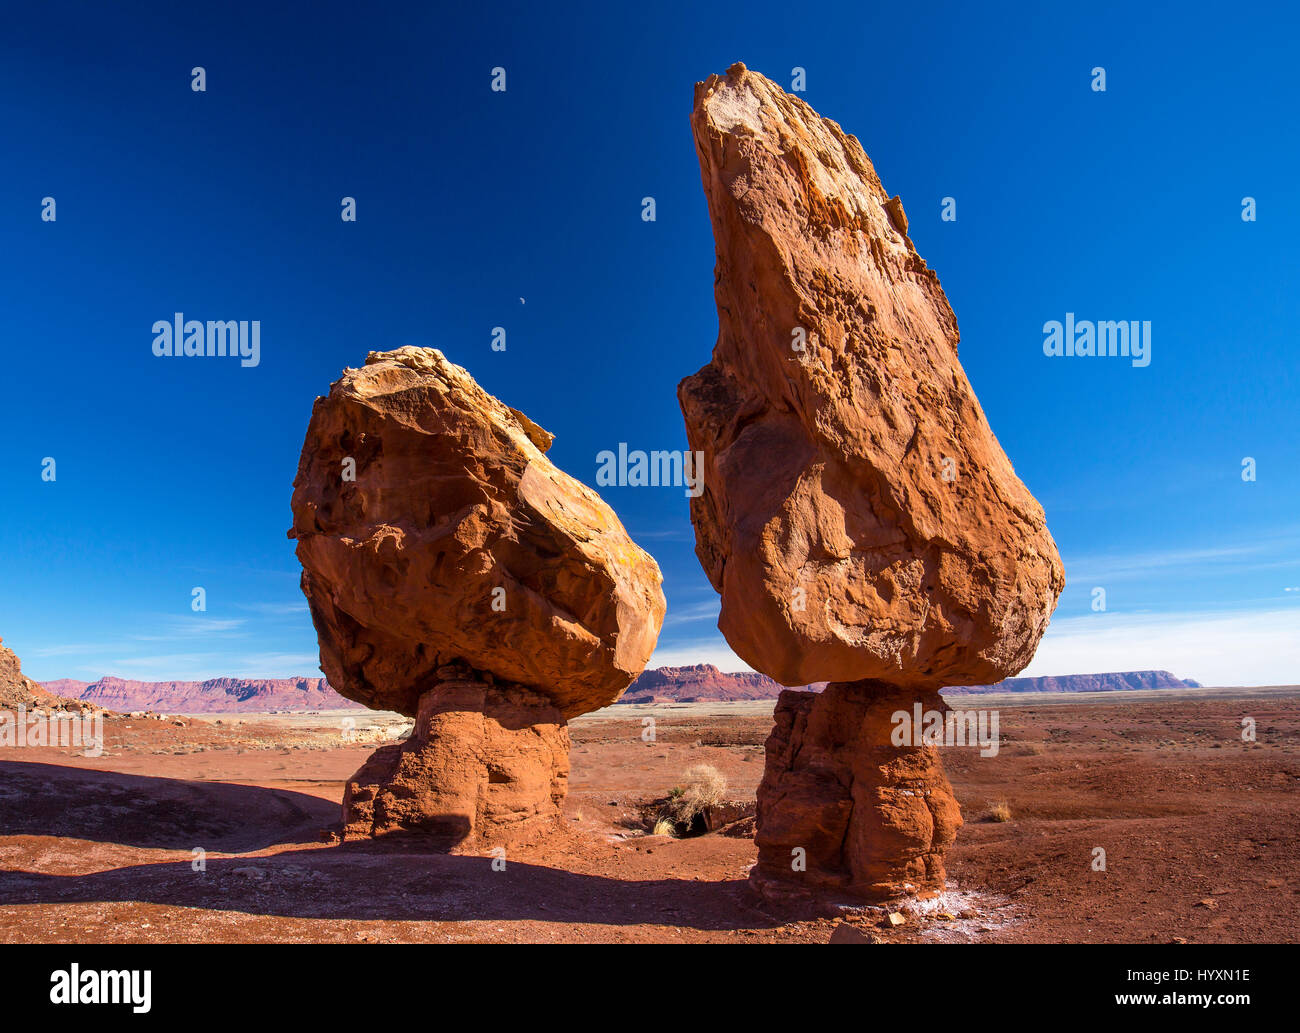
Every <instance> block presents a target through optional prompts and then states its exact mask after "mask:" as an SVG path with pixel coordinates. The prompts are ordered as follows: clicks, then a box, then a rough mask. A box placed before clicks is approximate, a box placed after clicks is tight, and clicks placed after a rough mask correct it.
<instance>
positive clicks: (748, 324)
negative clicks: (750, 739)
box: [678, 65, 1065, 898]
mask: <svg viewBox="0 0 1300 1033" xmlns="http://www.w3.org/2000/svg"><path fill="white" fill-rule="evenodd" d="M691 125H692V128H693V130H694V133H695V145H696V150H697V153H698V155H699V159H700V171H701V175H702V178H703V182H704V193H705V197H706V198H707V200H708V207H709V216H710V218H711V219H712V222H713V235H714V240H715V243H716V247H717V268H716V271H715V278H714V293H715V295H716V299H717V307H718V340H717V344H716V346H715V347H714V350H713V358H712V361H711V362H709V364H708V365H707V366H705V367H704V368H703V369H701V370H700V371H699V372H698V373H696V374H695V375H694V376H691V377H687V378H686V379H685V380H683V381H682V383H681V385H680V386H679V387H678V399H679V401H680V403H681V407H682V413H683V415H684V416H685V419H686V431H687V436H688V438H689V440H690V445H691V448H692V449H694V450H698V451H700V452H702V453H703V456H704V490H703V493H702V494H701V495H699V497H697V498H692V500H691V521H692V523H693V524H694V526H695V535H696V553H697V555H698V556H699V558H700V561H701V563H702V564H703V565H704V570H705V572H706V573H707V575H708V577H709V579H710V581H711V582H712V583H713V586H714V588H716V589H717V591H718V592H719V593H720V594H721V596H722V608H721V614H720V616H719V619H718V627H719V628H720V629H721V631H722V633H723V634H724V635H725V636H726V639H727V641H728V643H730V645H731V647H732V648H733V649H734V650H735V651H736V653H737V654H738V655H739V656H741V657H742V658H743V659H744V660H746V661H747V662H748V663H749V664H750V665H751V666H753V667H754V668H755V669H756V670H758V671H760V672H762V673H764V674H767V675H770V676H771V677H772V678H774V679H776V680H777V681H778V682H781V683H782V684H784V685H801V684H806V683H813V682H819V681H823V680H824V681H829V682H830V683H831V684H829V685H828V686H827V687H826V689H825V691H824V692H823V693H821V694H820V695H814V694H811V693H795V692H786V693H782V695H781V698H780V700H779V702H778V704H777V709H776V726H775V728H774V730H773V732H772V734H771V736H770V737H769V739H768V742H767V754H766V766H765V769H764V774H763V781H762V783H761V784H760V786H759V789H758V813H757V833H756V837H755V840H756V843H757V845H758V849H759V855H758V863H757V864H756V865H755V866H754V868H753V869H752V871H751V873H750V881H751V884H752V885H753V886H754V887H755V888H757V889H758V890H759V891H760V892H761V893H763V894H764V895H766V896H769V897H783V896H785V895H787V894H790V893H794V894H809V893H832V894H837V893H838V894H845V895H850V896H855V897H867V898H887V897H889V896H892V895H896V894H909V893H922V892H935V891H939V890H942V889H943V887H944V879H945V874H944V868H943V852H944V850H945V849H946V848H947V846H948V845H949V844H950V843H951V842H952V840H953V837H954V836H955V835H956V831H957V829H958V827H959V826H960V824H961V815H960V811H959V809H958V807H957V804H956V801H955V800H954V799H953V796H952V791H951V789H950V788H949V786H948V782H947V779H945V778H944V776H943V770H942V767H941V765H940V761H939V756H938V753H937V750H936V747H934V746H932V745H919V744H913V743H908V742H903V743H895V742H894V741H892V737H891V732H892V730H893V716H894V715H895V714H896V713H899V712H907V711H910V710H911V708H912V706H913V704H914V703H917V702H920V703H922V704H923V705H924V706H925V708H926V709H931V710H933V709H938V708H940V707H941V706H942V701H941V700H940V698H939V696H938V691H937V690H938V689H939V688H941V687H943V686H945V685H953V684H961V683H971V684H978V683H981V682H991V681H997V680H998V679H1000V678H1004V677H1006V676H1008V675H1011V674H1014V673H1016V672H1017V671H1019V670H1020V669H1021V668H1022V667H1024V666H1025V664H1027V663H1028V662H1029V660H1030V659H1031V658H1032V656H1033V654H1034V650H1035V649H1036V648H1037V646H1038V642H1039V639H1040V638H1041V637H1042V635H1043V632H1044V630H1045V629H1046V627H1047V622H1048V620H1049V618H1050V617H1051V615H1052V611H1053V610H1054V609H1055V607H1056V601H1057V598H1058V597H1059V596H1060V593H1061V589H1062V588H1063V587H1064V584H1065V576H1064V572H1063V571H1062V568H1061V562H1060V558H1059V557H1058V555H1057V552H1056V545H1055V543H1054V542H1053V541H1052V537H1051V535H1050V534H1049V533H1048V530H1047V525H1046V522H1045V519H1044V516H1043V510H1042V507H1041V506H1039V504H1038V503H1037V501H1036V500H1035V499H1034V497H1033V496H1032V495H1030V493H1029V491H1028V490H1027V489H1026V488H1025V486H1024V485H1023V484H1022V483H1021V482H1020V480H1019V478H1017V477H1016V474H1015V471H1014V470H1013V469H1012V468H1011V463H1010V462H1009V461H1008V459H1007V457H1006V454H1005V453H1004V452H1003V451H1002V448H1001V446H999V444H998V442H997V439H996V438H994V436H993V432H992V430H991V429H990V428H989V425H988V422H987V421H986V420H985V418H984V413H983V412H982V410H981V409H980V405H979V402H978V401H977V400H976V398H975V393H974V391H972V389H971V386H970V383H969V382H968V381H967V379H966V375H965V373H964V372H963V371H962V368H961V364H960V363H959V362H958V360H957V340H958V334H957V321H956V318H955V316H954V315H953V312H952V309H951V308H950V307H949V305H948V300H947V298H945V297H944V294H943V291H942V290H941V289H940V287H939V280H938V277H937V276H935V274H934V273H933V272H932V271H931V270H930V269H929V268H927V267H926V264H925V262H924V261H923V260H922V259H921V256H920V255H918V254H917V253H916V249H915V248H914V247H913V246H912V241H911V240H910V239H909V238H908V236H907V229H908V223H907V216H906V214H905V213H904V211H903V205H902V201H901V199H899V198H898V197H896V196H895V197H891V196H890V195H889V194H888V193H887V192H886V191H885V189H884V187H883V186H882V185H881V183H880V179H879V177H878V176H877V175H876V172H875V169H874V168H873V167H872V165H871V161H870V160H869V159H868V158H867V155H866V153H865V152H864V151H863V149H862V145H861V144H859V143H858V141H857V139H856V138H855V137H853V136H849V135H848V134H846V133H844V132H843V130H841V129H840V127H839V126H838V125H836V124H835V123H834V122H832V121H830V120H829V119H824V118H822V117H820V116H819V115H818V114H817V113H816V112H815V111H813V110H812V108H810V107H809V106H808V105H807V104H805V103H804V102H803V101H801V100H798V99H797V98H795V97H791V96H788V95H786V94H785V93H784V92H782V90H781V89H780V88H779V87H778V86H776V85H775V84H774V83H772V82H770V81H769V80H767V79H765V78H763V76H761V75H758V74H756V73H754V72H750V71H748V70H747V69H746V68H745V67H744V65H735V66H733V67H732V68H731V69H730V70H729V71H728V72H727V75H726V77H725V78H724V77H721V76H712V77H710V78H709V79H708V80H707V81H706V82H702V83H698V84H697V85H696V87H695V109H694V112H693V113H692V115H691Z"/></svg>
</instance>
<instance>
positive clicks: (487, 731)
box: [343, 666, 569, 848]
mask: <svg viewBox="0 0 1300 1033" xmlns="http://www.w3.org/2000/svg"><path fill="white" fill-rule="evenodd" d="M438 678H439V681H438V682H437V684H436V685H435V686H434V687H433V688H431V689H429V690H427V691H426V692H424V693H423V694H422V695H421V696H420V707H419V713H418V715H417V716H416V720H415V729H414V731H413V732H412V734H411V737H410V739H408V740H407V741H406V742H404V743H394V744H393V745H391V746H385V747H382V748H381V749H379V750H377V751H376V752H375V753H374V754H373V755H372V756H371V757H370V759H369V760H367V761H366V763H365V764H364V765H363V766H362V767H361V770H359V771H358V772H357V773H356V774H355V775H353V776H352V778H351V779H350V780H349V781H348V784H347V789H346V791H345V794H344V797H343V815H344V819H343V820H344V837H345V838H363V837H367V836H376V835H384V834H387V833H392V832H413V833H419V834H421V835H424V836H428V837H430V838H431V839H433V840H436V841H440V844H439V845H441V846H443V847H446V848H451V847H456V846H473V845H480V844H490V843H493V842H502V841H506V840H509V839H512V838H515V837H517V836H518V835H520V834H526V833H529V832H532V831H535V830H537V829H538V828H539V827H543V826H553V825H554V824H555V823H556V822H558V821H559V815H560V806H561V804H562V803H563V801H564V795H565V792H566V789H567V785H568V778H569V730H568V727H567V725H566V723H565V720H564V716H563V715H562V714H561V713H560V711H559V710H558V709H557V708H556V706H555V704H554V703H552V702H551V701H550V700H549V699H547V698H546V697H545V696H543V695H541V694H539V693H536V692H533V691H531V690H529V689H526V688H524V687H523V686H519V685H511V684H505V683H499V682H495V681H494V680H493V679H492V678H491V676H485V675H482V674H479V673H477V672H474V671H472V670H470V669H469V668H467V667H460V666H449V667H444V668H441V669H439V671H438Z"/></svg>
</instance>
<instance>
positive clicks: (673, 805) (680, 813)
mask: <svg viewBox="0 0 1300 1033" xmlns="http://www.w3.org/2000/svg"><path fill="white" fill-rule="evenodd" d="M726 792H727V779H726V777H725V776H724V775H723V774H722V772H721V771H719V770H718V769H717V768H715V767H713V766H712V765H710V764H697V765H695V766H694V767H692V768H687V769H686V771H684V772H682V782H681V785H678V786H675V787H674V788H673V789H672V791H671V792H669V794H668V798H667V799H666V800H664V801H662V804H663V805H662V807H661V809H660V811H659V815H658V817H657V818H656V819H655V824H654V834H655V835H656V836H665V835H667V836H675V835H687V834H690V833H691V831H692V829H693V827H694V826H695V824H696V823H697V822H698V821H699V820H700V819H701V817H702V815H703V814H704V812H705V810H707V809H708V808H709V807H713V806H715V805H716V804H718V803H720V802H721V801H722V798H723V796H725V795H726ZM695 831H696V832H698V831H701V830H700V829H695Z"/></svg>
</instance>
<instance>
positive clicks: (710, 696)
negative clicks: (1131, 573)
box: [619, 664, 1200, 703]
mask: <svg viewBox="0 0 1300 1033" xmlns="http://www.w3.org/2000/svg"><path fill="white" fill-rule="evenodd" d="M825 687H826V683H825V682H813V683H812V684H811V685H803V686H800V688H801V689H802V690H803V691H805V692H820V691H821V690H822V689H824V688H825ZM784 688H785V686H783V685H780V684H778V683H777V682H775V681H773V680H772V679H771V678H769V677H768V676H767V675H765V674H755V673H753V672H752V671H744V672H735V673H729V672H726V671H720V670H719V669H718V668H717V667H715V666H713V664H695V665H693V666H689V667H657V668H654V669H653V670H648V671H646V672H644V673H643V674H642V675H641V677H639V678H638V679H637V680H636V681H634V682H633V683H632V684H631V686H630V687H629V688H628V690H627V692H626V693H625V694H624V696H623V698H622V699H620V700H619V702H620V703H728V702H735V701H738V700H769V699H771V700H774V699H776V698H777V697H778V696H779V695H780V694H781V691H782V689H784ZM1196 688H1200V683H1199V682H1195V681H1192V680H1191V679H1189V678H1178V677H1175V676H1174V675H1173V674H1171V673H1170V672H1168V671H1113V672H1109V673H1107V674H1057V675H1051V676H1049V677H1044V678H1005V679H1003V680H1002V681H1000V682H996V683H995V684H993V685H953V686H949V687H948V688H945V689H944V690H943V691H944V692H952V693H970V694H975V693H979V694H993V693H1027V694H1028V693H1035V692H1121V691H1125V690H1134V689H1196Z"/></svg>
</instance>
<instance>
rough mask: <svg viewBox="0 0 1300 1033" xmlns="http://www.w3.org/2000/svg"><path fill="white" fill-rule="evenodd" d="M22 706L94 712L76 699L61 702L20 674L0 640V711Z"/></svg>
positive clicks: (51, 693) (11, 652) (49, 709)
mask: <svg viewBox="0 0 1300 1033" xmlns="http://www.w3.org/2000/svg"><path fill="white" fill-rule="evenodd" d="M19 707H22V708H23V709H25V710H28V711H32V710H42V711H74V712H79V713H84V712H87V711H92V710H98V709H101V708H98V707H96V706H95V705H94V704H92V703H83V702H82V701H81V700H77V699H65V698H64V697H63V696H61V695H58V694H57V693H53V692H50V691H49V690H48V689H45V688H43V687H42V686H41V685H39V684H38V683H36V682H34V681H32V680H31V679H30V678H28V677H27V676H26V675H25V674H23V668H22V664H21V663H20V662H19V660H18V657H17V656H16V655H15V653H14V651H13V650H12V649H8V648H6V647H5V645H4V640H3V639H0V710H5V711H9V712H11V713H12V712H14V711H16V710H18V708H19Z"/></svg>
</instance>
